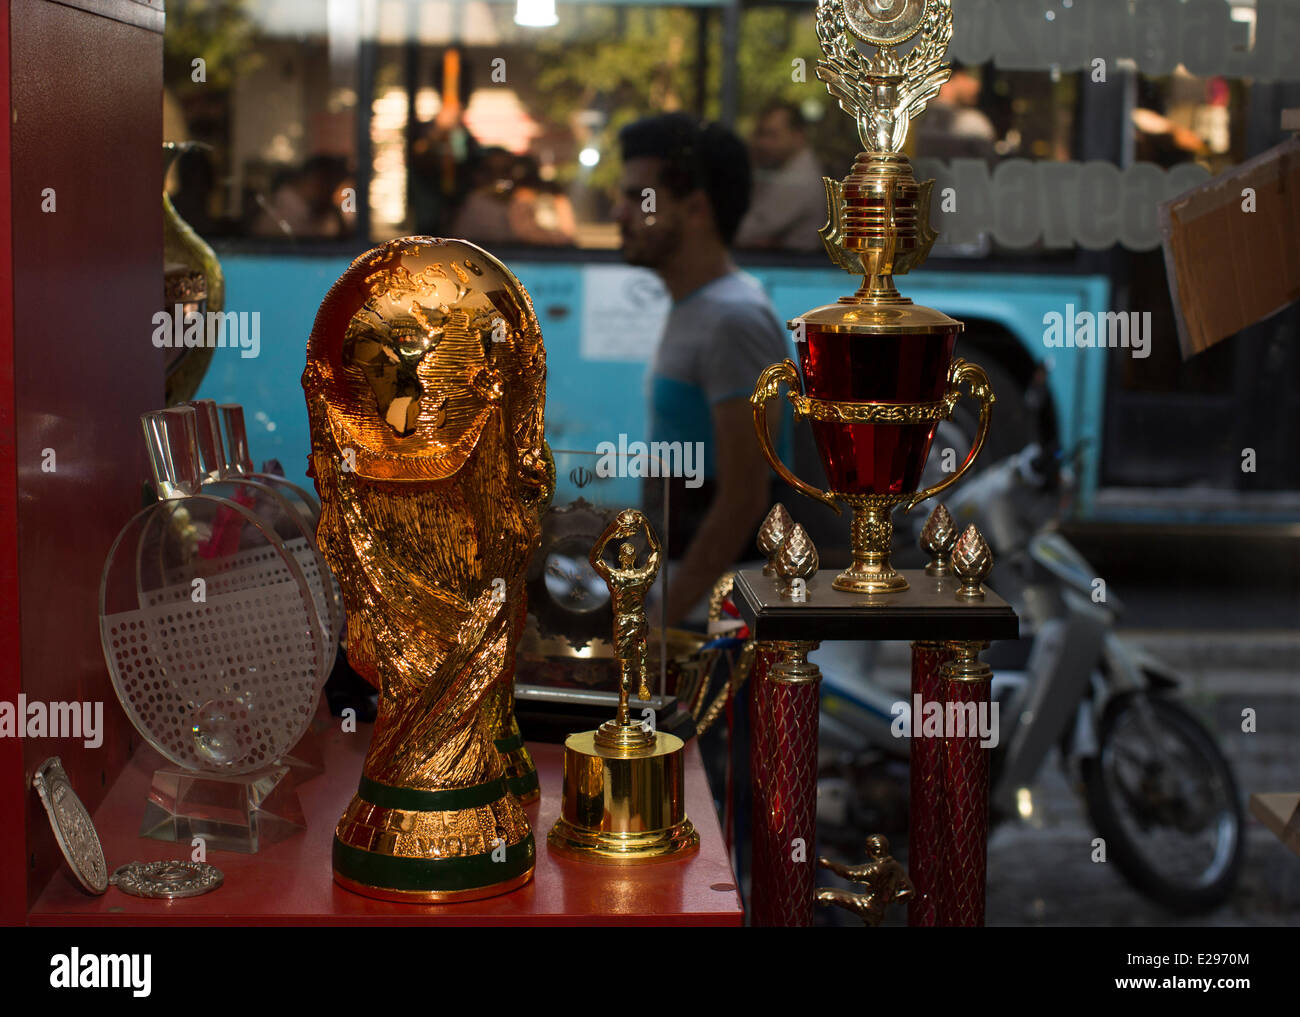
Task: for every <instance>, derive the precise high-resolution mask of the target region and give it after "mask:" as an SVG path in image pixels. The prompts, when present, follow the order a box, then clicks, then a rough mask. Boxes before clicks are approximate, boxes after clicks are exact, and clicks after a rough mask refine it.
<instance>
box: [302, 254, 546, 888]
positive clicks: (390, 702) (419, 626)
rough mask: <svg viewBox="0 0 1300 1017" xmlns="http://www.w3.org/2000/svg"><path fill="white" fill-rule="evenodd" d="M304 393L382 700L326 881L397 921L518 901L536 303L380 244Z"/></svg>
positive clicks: (336, 545)
mask: <svg viewBox="0 0 1300 1017" xmlns="http://www.w3.org/2000/svg"><path fill="white" fill-rule="evenodd" d="M302 381H303V388H304V389H305V392H306V398H307V410H308V415H309V417H310V420H311V437H312V453H311V465H312V469H311V473H312V475H313V477H314V478H315V481H316V486H317V490H318V491H319V492H320V500H321V515H320V522H319V524H318V527H317V540H318V542H319V544H320V548H321V551H322V553H323V554H324V555H325V557H326V558H327V559H328V560H329V563H330V565H331V566H332V568H333V570H334V574H335V575H336V576H337V578H338V581H339V586H340V587H341V589H342V591H343V599H344V604H345V606H346V608H347V653H348V660H349V662H350V663H351V664H352V666H353V667H354V668H355V669H356V670H357V672H358V673H359V674H361V675H363V676H364V677H366V678H367V679H368V680H369V681H371V682H372V683H373V684H374V685H375V686H376V687H377V688H378V689H379V713H378V716H377V718H376V720H375V728H374V733H373V735H372V737H371V741H370V747H369V751H368V752H367V754H366V759H365V764H364V766H363V768H362V773H361V780H360V784H359V787H358V789H357V792H356V794H354V795H353V797H352V800H351V802H350V803H349V804H348V807H347V809H346V811H345V812H344V814H343V817H342V819H340V820H339V823H338V827H337V829H336V830H335V835H334V856H333V857H334V878H335V880H336V881H337V882H338V883H339V884H340V885H342V886H344V887H346V888H347V889H350V890H353V891H355V892H357V893H361V894H365V895H367V896H372V897H378V898H382V899H386V900H398V901H416V902H441V901H456V900H472V899H476V898H480V897H487V896H491V895H493V894H498V893H503V892H505V891H507V890H510V889H513V888H514V887H516V886H519V885H522V884H523V883H525V882H527V881H528V880H529V879H530V878H531V877H532V874H533V868H534V862H535V858H536V847H535V842H534V839H533V833H532V830H531V829H530V827H529V823H528V819H527V817H526V816H525V815H524V811H523V808H522V806H521V804H520V797H521V796H526V795H527V794H528V793H529V791H530V789H533V788H535V786H536V780H535V776H534V777H532V779H531V780H530V779H529V777H530V768H531V761H530V760H529V759H528V756H527V752H526V750H524V749H523V747H522V742H521V741H519V739H518V737H517V735H518V727H517V726H516V725H515V724H514V718H513V713H512V710H511V704H512V702H513V695H512V690H511V687H510V683H511V681H512V679H513V674H514V671H513V660H514V653H515V645H516V642H517V640H518V637H519V632H520V628H521V625H520V623H521V620H522V611H523V600H522V598H523V588H524V578H525V574H526V571H527V568H528V562H529V558H530V557H531V555H532V554H533V552H534V551H535V550H536V548H537V545H538V542H539V541H540V538H541V513H542V511H543V509H544V508H545V507H546V504H547V502H548V500H549V498H550V494H551V491H552V490H553V485H554V474H553V472H552V470H551V465H550V458H549V455H548V454H547V449H546V445H545V441H544V439H543V417H544V411H545V397H546V351H545V349H544V348H543V345H542V334H541V328H540V326H539V324H538V321H537V316H536V314H535V313H534V312H533V306H532V301H531V300H530V299H529V297H528V293H527V292H526V291H525V290H524V288H523V286H522V285H521V284H520V283H519V280H518V279H516V278H515V276H514V275H513V274H512V273H511V272H510V270H509V269H508V268H506V266H505V265H503V264H502V263H501V262H500V261H498V260H497V259H496V258H494V257H492V255H490V254H488V253H487V252H486V251H483V250H481V249H479V248H478V247H475V246H474V245H473V244H469V243H466V242H464V241H461V240H438V239H434V238H432V237H407V238H405V239H401V240H394V241H391V242H389V243H387V244H384V245H383V246H381V247H378V248H376V249H375V250H373V251H370V252H368V253H366V254H363V255H362V256H361V257H359V258H358V259H357V260H356V261H354V262H353V263H352V265H351V267H349V268H348V270H347V271H346V272H345V273H344V274H343V276H342V277H341V278H340V279H339V281H338V282H337V283H336V284H335V285H334V287H333V288H332V289H331V290H330V292H329V293H328V294H327V295H326V297H325V300H324V302H323V303H322V304H321V307H320V312H319V313H318V315H317V317H316V323H315V326H314V328H313V329H312V335H311V340H310V342H309V343H308V347H307V367H306V370H305V371H304V372H303V379H302Z"/></svg>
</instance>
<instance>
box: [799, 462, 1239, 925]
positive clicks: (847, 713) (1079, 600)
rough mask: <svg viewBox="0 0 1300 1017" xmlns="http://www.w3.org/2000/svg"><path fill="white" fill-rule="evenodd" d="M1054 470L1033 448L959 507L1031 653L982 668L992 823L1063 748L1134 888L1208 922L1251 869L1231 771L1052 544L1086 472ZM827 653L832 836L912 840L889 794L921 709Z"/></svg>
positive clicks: (1085, 569) (1062, 544)
mask: <svg viewBox="0 0 1300 1017" xmlns="http://www.w3.org/2000/svg"><path fill="white" fill-rule="evenodd" d="M1075 455H1076V456H1077V451H1076V453H1075ZM1055 458H1056V457H1053V456H1051V455H1050V454H1046V455H1045V454H1044V453H1043V452H1042V450H1040V448H1039V447H1038V446H1037V445H1030V446H1028V447H1027V448H1025V449H1024V450H1023V451H1021V452H1020V453H1018V454H1016V455H1013V456H1010V457H1009V458H1007V459H1005V460H1003V461H1002V462H1000V463H997V464H995V465H993V466H992V467H990V468H989V469H987V470H986V471H984V472H983V473H981V474H980V475H978V476H976V477H973V478H972V479H971V480H969V481H968V482H967V483H966V484H965V485H964V486H963V487H961V488H959V489H956V490H955V491H954V493H953V495H952V496H951V498H950V500H949V501H948V502H947V507H948V509H949V511H950V513H951V514H952V517H953V520H954V522H955V523H956V525H957V529H958V532H961V531H962V530H963V529H965V527H966V526H967V525H968V524H969V523H975V524H976V525H977V526H978V527H979V529H980V531H981V533H983V534H984V537H985V539H986V540H987V541H988V543H989V545H990V547H991V548H992V549H993V552H994V556H995V561H996V564H995V567H994V572H993V574H992V575H991V576H990V577H989V585H990V587H991V588H992V589H994V590H996V591H997V592H998V593H999V594H1000V595H1001V596H1003V597H1004V598H1005V599H1006V600H1008V601H1009V602H1010V603H1011V604H1012V605H1013V607H1015V609H1016V611H1017V613H1018V614H1019V615H1020V619H1021V639H1020V640H1019V641H1018V642H1012V643H995V644H994V645H993V647H992V648H991V649H990V650H989V651H988V652H987V653H986V654H985V656H984V659H985V660H987V661H988V662H989V664H990V665H991V666H992V667H993V669H994V678H993V682H992V689H991V698H992V701H993V702H995V703H997V704H998V716H999V717H1000V718H1001V723H1000V731H999V737H998V742H997V744H996V746H995V747H993V748H991V750H990V751H991V752H992V758H991V761H990V762H991V771H990V820H991V822H994V823H996V822H998V821H1001V820H1004V819H1006V818H1008V817H1010V816H1013V815H1016V814H1017V812H1018V811H1019V808H1020V806H1021V803H1022V802H1023V801H1024V798H1023V795H1024V794H1025V792H1024V791H1023V790H1022V789H1025V788H1027V787H1028V786H1029V785H1030V784H1031V783H1032V782H1033V780H1034V777H1035V775H1036V774H1037V773H1038V770H1039V768H1040V767H1041V766H1042V764H1043V763H1044V761H1045V760H1046V758H1047V756H1048V754H1049V752H1050V751H1051V749H1052V747H1053V746H1057V747H1058V748H1059V750H1060V762H1061V765H1062V766H1063V767H1064V768H1065V770H1066V772H1067V775H1072V776H1074V777H1075V778H1076V781H1075V783H1076V786H1078V785H1081V786H1082V789H1083V795H1084V800H1085V803H1086V806H1087V812H1088V815H1089V817H1090V819H1091V821H1092V824H1093V826H1094V828H1095V830H1096V832H1097V834H1098V836H1100V837H1101V838H1103V839H1104V843H1105V846H1106V852H1107V858H1108V859H1109V860H1113V861H1114V862H1115V863H1116V865H1117V867H1118V868H1119V870H1120V872H1121V873H1122V874H1123V876H1124V877H1125V878H1126V879H1127V880H1128V881H1129V882H1130V883H1131V884H1132V885H1133V886H1134V887H1135V888H1136V889H1137V890H1138V891H1140V892H1141V893H1143V894H1144V895H1146V896H1147V897H1149V898H1150V899H1151V900H1153V901H1156V902H1158V903H1160V904H1162V905H1164V906H1165V907H1167V908H1169V909H1171V910H1173V911H1176V912H1181V913H1197V912H1201V911H1205V910H1209V909H1211V908H1213V907H1215V906H1217V905H1219V904H1221V903H1222V902H1223V901H1224V900H1226V899H1227V897H1228V896H1229V895H1230V894H1231V892H1232V890H1233V887H1234V886H1235V884H1236V881H1237V878H1238V874H1239V872H1240V869H1241V865H1242V860H1243V851H1244V842H1243V825H1244V823H1243V813H1242V806H1241V799H1240V796H1239V794H1238V792H1237V786H1236V782H1235V780H1234V779H1233V774H1232V770H1231V767H1230V766H1229V764H1228V761H1227V759H1226V758H1225V757H1224V755H1223V753H1222V752H1221V750H1220V749H1219V747H1218V745H1217V743H1216V741H1215V738H1214V736H1213V735H1212V734H1211V733H1210V732H1209V731H1208V730H1207V729H1206V728H1205V727H1204V725H1202V723H1201V722H1200V721H1199V720H1198V719H1197V718H1196V717H1195V716H1194V715H1193V714H1192V713H1191V712H1190V711H1189V710H1188V709H1187V708H1186V707H1185V706H1184V705H1182V703H1180V702H1179V700H1178V698H1177V693H1178V690H1179V688H1180V686H1181V684H1182V680H1181V679H1180V677H1179V675H1178V674H1177V673H1176V672H1175V671H1174V670H1172V669H1171V668H1170V667H1168V666H1167V665H1165V664H1164V663H1162V662H1161V661H1159V660H1158V659H1156V658H1154V657H1152V656H1151V655H1149V654H1147V653H1145V652H1143V651H1142V650H1141V649H1140V648H1138V647H1136V646H1134V645H1133V644H1132V643H1131V642H1129V641H1128V640H1126V639H1124V638H1123V637H1122V636H1121V635H1120V634H1119V633H1118V632H1117V631H1116V623H1117V621H1118V618H1119V617H1120V615H1121V613H1122V611H1123V606H1122V604H1121V603H1120V601H1119V600H1118V599H1117V598H1116V597H1115V596H1114V594H1113V593H1111V592H1110V591H1109V590H1107V588H1106V585H1105V583H1104V582H1103V581H1102V580H1101V579H1100V578H1099V577H1098V576H1097V573H1096V571H1095V570H1094V569H1093V568H1092V567H1091V566H1090V565H1089V564H1088V562H1087V561H1086V560H1085V559H1084V558H1083V556H1082V555H1081V554H1080V553H1079V552H1078V551H1077V550H1076V549H1075V548H1074V547H1073V546H1072V545H1071V544H1070V543H1069V541H1068V540H1066V538H1065V537H1064V536H1062V534H1061V533H1059V532H1058V531H1057V530H1056V529H1055V524H1054V519H1055V517H1056V515H1057V511H1056V509H1057V502H1058V500H1059V491H1058V490H1057V489H1056V479H1057V478H1059V477H1061V476H1066V477H1068V476H1069V475H1070V469H1069V462H1070V460H1072V459H1073V458H1074V456H1070V457H1065V463H1064V464H1058V463H1057V462H1055V461H1054V460H1055ZM922 521H923V520H922ZM916 525H917V528H918V530H919V526H920V522H918V523H917V524H916ZM839 645H840V646H841V647H842V646H844V645H845V644H839ZM826 651H827V648H823V651H822V653H823V655H824V659H823V660H822V661H821V666H822V670H823V699H822V712H821V725H822V728H821V746H822V759H823V765H822V768H821V773H820V774H819V786H818V794H819V807H818V815H819V822H820V823H821V827H820V829H819V836H823V837H824V838H825V839H827V840H828V841H829V842H835V843H843V844H845V845H846V846H848V845H851V844H861V842H862V837H863V836H864V835H865V834H867V833H871V832H876V831H878V830H880V829H882V828H883V829H887V830H897V829H900V828H905V827H906V822H905V817H904V815H903V814H902V811H901V808H902V795H901V792H898V791H897V790H896V791H895V793H894V794H893V795H892V796H891V795H890V794H889V793H888V792H887V791H886V788H889V787H893V788H895V789H897V788H898V787H899V782H900V781H901V783H902V785H903V786H905V784H906V763H905V762H904V761H905V760H906V758H907V755H908V745H909V742H908V740H907V738H906V737H898V736H897V734H898V733H899V732H908V731H911V730H912V728H911V718H910V709H911V705H910V695H908V694H903V695H900V691H901V690H899V689H893V690H890V689H887V688H883V687H882V686H881V685H880V684H879V682H878V681H877V680H875V679H874V677H873V670H872V668H871V667H870V666H869V660H868V666H867V667H865V668H864V667H862V666H861V664H862V663H863V662H862V660H861V659H859V660H858V661H857V662H856V664H855V665H851V666H841V665H839V664H837V663H836V659H837V658H836V655H835V653H834V651H832V652H831V653H830V654H827V652H826ZM849 652H850V653H853V652H857V653H859V654H864V653H866V654H869V653H871V652H872V651H870V650H868V649H867V648H866V647H860V648H857V650H856V651H855V650H850V651H849ZM814 659H816V658H814ZM839 659H840V660H841V661H842V660H843V659H844V658H843V651H841V656H840V657H839Z"/></svg>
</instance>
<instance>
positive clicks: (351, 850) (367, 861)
mask: <svg viewBox="0 0 1300 1017" xmlns="http://www.w3.org/2000/svg"><path fill="white" fill-rule="evenodd" d="M536 859H537V847H536V845H535V843H534V841H533V835H532V834H531V833H530V834H529V835H528V836H527V837H525V838H524V839H523V840H521V841H520V842H519V843H517V844H512V845H510V846H509V847H507V848H506V851H505V858H504V860H502V861H499V862H498V861H493V860H492V852H491V851H488V852H486V853H484V854H478V855H464V856H462V857H459V858H404V857H398V856H396V855H381V854H377V853H375V852H374V851H363V850H361V849H360V848H355V847H352V846H350V845H348V844H344V843H343V842H342V841H341V840H339V839H338V837H337V836H336V837H335V838H334V871H335V873H336V874H338V875H340V876H342V877H343V878H344V879H347V880H350V881H351V882H353V883H358V884H361V885H362V886H366V887H374V888H376V889H387V890H397V891H402V892H407V893H455V892H458V891H465V890H480V889H486V888H489V887H492V886H495V885H497V884H500V883H506V882H509V881H510V880H513V879H515V878H517V877H519V876H523V875H524V874H525V873H527V872H528V871H529V870H530V869H532V867H533V865H534V863H535V862H536Z"/></svg>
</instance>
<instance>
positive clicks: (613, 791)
mask: <svg viewBox="0 0 1300 1017" xmlns="http://www.w3.org/2000/svg"><path fill="white" fill-rule="evenodd" d="M642 533H644V535H645V541H646V544H647V548H648V550H647V553H646V558H645V561H644V563H642V564H641V565H638V564H637V557H638V554H637V549H636V545H635V544H633V543H632V540H633V539H635V538H637V537H638V536H639V535H640V534H642ZM615 542H618V547H617V549H616V551H615V555H616V559H617V561H616V563H615V564H612V565H611V564H610V563H609V562H607V561H606V560H605V552H606V549H607V548H608V547H609V545H610V544H612V543H615ZM661 553H662V549H661V547H660V544H659V540H658V538H657V536H656V535H655V532H654V529H653V527H651V525H650V523H649V520H647V519H646V517H645V516H644V515H642V514H641V513H640V512H638V511H637V510H636V509H625V510H624V511H622V512H620V513H619V514H618V516H617V517H615V519H614V520H613V521H612V522H610V524H609V525H608V526H607V527H606V528H605V531H604V532H603V533H602V534H601V535H600V537H599V538H598V539H597V541H596V546H595V547H593V548H592V550H591V557H590V559H589V560H590V562H591V567H592V568H593V569H594V570H595V571H596V573H597V574H598V575H600V577H601V578H602V579H604V580H605V584H606V585H607V586H608V587H609V592H610V598H611V600H612V606H613V609H614V633H613V635H614V653H615V656H616V658H617V660H618V668H619V694H618V712H617V714H616V715H615V716H614V717H613V719H611V720H607V721H605V723H603V724H602V725H601V726H600V727H599V728H598V729H597V730H595V731H583V732H581V733H579V734H573V735H570V736H569V737H568V738H567V739H566V740H565V743H564V789H563V792H562V796H561V804H560V818H559V819H558V820H556V823H555V826H554V827H552V829H551V833H550V836H549V837H548V838H547V843H548V844H549V845H550V847H551V850H553V851H556V852H558V853H560V854H563V855H568V856H570V857H575V858H580V859H582V860H584V861H593V862H613V863H626V862H654V861H661V860H664V859H668V858H673V857H678V856H680V855H682V854H687V853H690V852H692V851H695V850H697V849H698V848H699V846H700V836H699V834H698V833H697V832H696V830H695V827H694V825H692V823H691V821H690V820H689V819H687V818H686V801H685V791H684V770H683V749H684V743H683V742H682V740H681V739H680V738H678V737H676V736H675V735H671V734H669V733H668V732H666V731H656V730H654V728H653V727H647V726H646V725H644V724H642V723H640V722H638V721H634V720H632V717H631V709H630V706H629V700H630V699H631V696H632V693H633V691H636V693H637V696H638V698H639V699H641V700H643V701H645V700H648V699H649V698H650V676H649V655H648V639H649V627H648V625H647V623H646V613H645V597H646V594H647V593H648V592H649V591H650V587H651V586H653V585H654V581H655V576H656V575H657V574H658V572H659V565H660V555H661Z"/></svg>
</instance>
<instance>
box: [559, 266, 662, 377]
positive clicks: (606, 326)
mask: <svg viewBox="0 0 1300 1017" xmlns="http://www.w3.org/2000/svg"><path fill="white" fill-rule="evenodd" d="M671 307H672V300H671V298H670V297H669V295H668V291H667V290H666V289H665V288H664V284H663V283H662V282H660V281H659V277H658V276H657V275H655V274H654V273H653V272H651V271H650V270H649V269H648V268H632V267H630V266H626V265H588V266H587V267H586V268H584V269H583V270H582V342H581V344H580V347H579V348H580V350H581V352H582V358H583V359H584V360H618V361H632V362H640V363H649V362H650V358H651V355H652V354H653V353H654V348H655V344H656V343H658V342H659V336H660V334H661V333H662V332H663V327H664V321H665V320H666V319H667V317H668V311H669V309H670V308H671Z"/></svg>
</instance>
